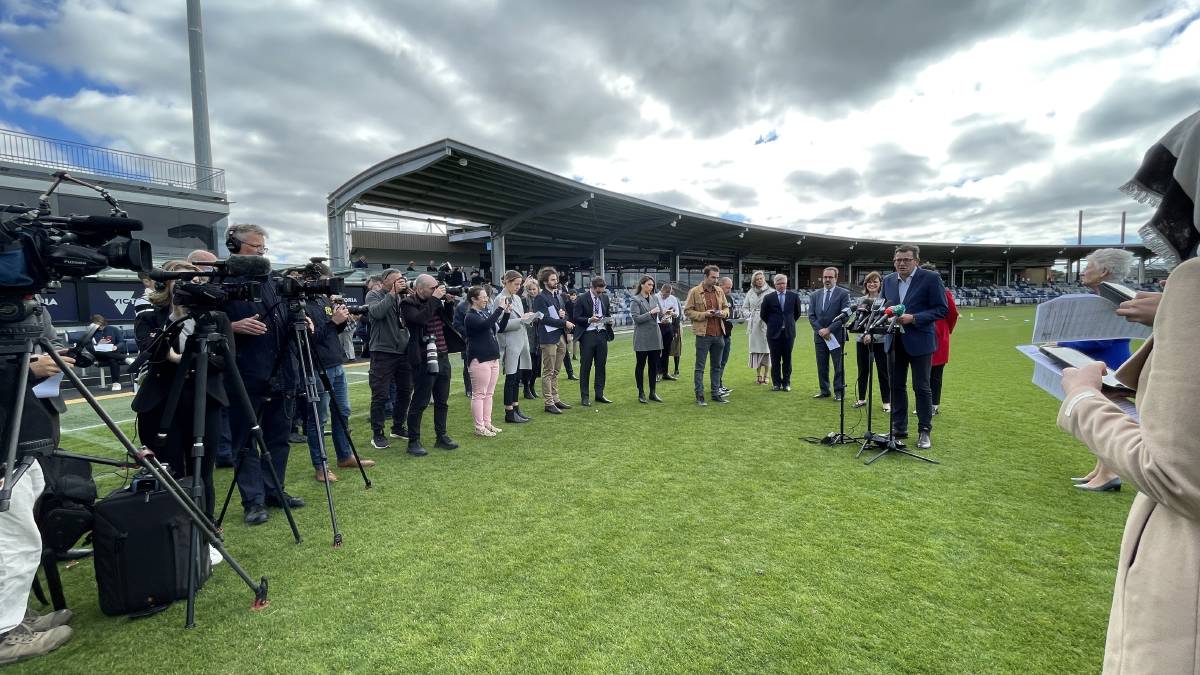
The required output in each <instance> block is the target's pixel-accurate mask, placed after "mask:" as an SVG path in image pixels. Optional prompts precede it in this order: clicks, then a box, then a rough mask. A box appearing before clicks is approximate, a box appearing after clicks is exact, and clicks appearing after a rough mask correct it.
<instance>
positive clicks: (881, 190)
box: [863, 144, 937, 195]
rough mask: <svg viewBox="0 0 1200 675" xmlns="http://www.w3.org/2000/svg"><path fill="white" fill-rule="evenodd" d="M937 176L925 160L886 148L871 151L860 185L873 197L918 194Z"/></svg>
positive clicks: (895, 146)
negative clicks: (863, 185)
mask: <svg viewBox="0 0 1200 675" xmlns="http://www.w3.org/2000/svg"><path fill="white" fill-rule="evenodd" d="M936 175H937V172H936V171H934V170H933V167H931V166H929V159H928V158H926V157H922V156H920V155H914V154H912V153H910V152H907V151H905V150H903V149H902V148H900V147H899V146H897V145H894V144H888V145H883V146H879V147H876V148H874V150H873V151H872V155H871V163H870V165H869V166H868V167H867V170H866V171H865V172H864V173H863V182H864V183H865V184H866V186H867V191H868V192H870V193H871V194H873V195H891V194H898V193H902V192H912V191H916V190H919V189H921V188H922V187H925V185H926V183H927V182H928V179H930V178H933V177H934V176H936Z"/></svg>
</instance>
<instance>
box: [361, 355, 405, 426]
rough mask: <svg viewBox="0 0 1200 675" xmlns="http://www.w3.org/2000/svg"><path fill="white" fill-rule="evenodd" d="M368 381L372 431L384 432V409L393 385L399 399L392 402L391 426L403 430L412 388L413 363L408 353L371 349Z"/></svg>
mask: <svg viewBox="0 0 1200 675" xmlns="http://www.w3.org/2000/svg"><path fill="white" fill-rule="evenodd" d="M367 382H368V384H369V385H370V387H371V431H372V432H373V433H374V434H375V435H377V436H381V435H383V423H384V417H385V414H384V408H385V407H386V406H387V402H388V397H389V395H390V393H391V391H392V386H393V385H394V386H395V387H396V399H395V400H394V401H393V402H392V429H393V430H395V431H399V430H401V429H403V428H404V423H405V419H406V418H407V417H408V405H409V400H410V399H411V398H412V390H413V373H412V366H411V365H409V362H408V356H407V355H406V354H393V353H391V352H371V372H370V375H369V377H368V379H367Z"/></svg>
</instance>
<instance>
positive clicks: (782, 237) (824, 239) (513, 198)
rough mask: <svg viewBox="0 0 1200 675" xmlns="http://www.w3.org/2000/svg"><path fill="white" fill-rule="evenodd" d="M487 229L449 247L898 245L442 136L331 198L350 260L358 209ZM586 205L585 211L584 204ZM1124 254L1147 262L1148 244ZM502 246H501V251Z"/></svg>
mask: <svg viewBox="0 0 1200 675" xmlns="http://www.w3.org/2000/svg"><path fill="white" fill-rule="evenodd" d="M356 204H357V205H360V206H376V207H385V208H391V209H398V210H401V211H410V212H418V213H422V214H427V215H430V216H437V217H441V218H449V219H459V220H467V221H471V222H473V223H483V224H485V226H484V227H472V226H464V227H463V229H462V230H461V231H458V232H451V234H450V239H451V241H469V240H473V239H480V240H486V239H492V238H494V237H504V240H503V241H505V242H507V245H508V246H512V245H514V244H517V243H525V244H529V245H539V246H545V247H550V248H554V247H562V248H564V249H570V250H574V251H578V250H579V249H581V248H584V249H601V248H604V249H607V250H608V251H610V252H611V253H610V254H609V255H610V256H613V255H617V254H618V253H619V252H620V251H623V250H627V251H641V252H651V253H666V254H673V255H682V256H687V257H701V258H724V259H737V258H739V257H740V258H755V259H763V260H778V261H781V262H789V263H802V264H830V263H832V264H840V263H851V262H853V263H858V262H870V261H890V260H891V257H892V249H893V248H894V247H895V245H896V244H898V243H900V242H898V241H888V240H880V239H869V240H868V239H851V238H847V237H838V236H832V235H824V234H812V233H806V232H801V231H797V230H789V229H783V228H776V227H765V226H762V225H755V224H753V223H742V222H738V221H733V220H726V219H723V218H717V217H714V216H709V215H705V214H701V213H694V212H691V211H687V210H684V209H678V208H675V207H671V206H666V205H663V204H655V203H653V202H648V201H646V200H643V199H638V198H637V197H631V196H629V195H623V194H620V193H617V192H612V191H609V190H604V189H601V188H597V187H593V186H590V185H586V184H584V183H581V182H578V181H574V180H571V179H569V178H565V177H563V176H558V175H556V174H553V173H550V172H548V171H544V170H542V169H538V168H536V167H532V166H529V165H526V164H522V163H520V162H517V161H515V160H512V159H508V158H506V157H502V156H500V155H496V154H494V153H491V152H488V151H486V150H481V149H479V148H475V147H472V146H470V145H466V144H465V143H460V142H458V141H455V140H453V139H449V138H447V139H443V140H440V141H436V142H434V143H430V144H429V145H425V146H422V147H419V148H416V149H413V150H410V151H408V152H405V153H403V154H400V155H396V156H395V157H391V158H389V159H386V160H384V161H382V162H379V163H378V164H376V165H374V166H372V167H370V168H369V169H367V170H365V171H363V172H361V173H359V174H358V175H357V176H355V177H353V178H351V179H350V180H348V181H346V183H344V184H343V185H341V186H340V187H338V188H337V189H336V190H334V191H333V192H332V193H330V195H329V197H328V215H329V234H330V257H331V258H332V259H333V260H334V261H340V262H341V263H342V264H348V253H349V251H348V246H347V237H346V230H345V227H344V222H343V216H344V214H345V212H346V211H347V210H348V209H350V208H351V207H353V206H355V205H356ZM581 206H583V208H581ZM910 243H917V244H919V245H920V246H921V257H922V258H923V259H925V260H933V261H946V262H949V261H951V260H953V261H957V262H958V263H959V264H960V265H961V264H964V263H968V264H969V263H992V264H996V263H999V264H1004V263H1006V262H1007V263H1012V264H1014V265H1018V266H1021V265H1024V266H1035V265H1050V264H1053V263H1054V261H1055V260H1059V259H1063V258H1066V259H1069V260H1070V259H1078V258H1082V257H1085V256H1086V255H1087V254H1088V253H1090V252H1091V251H1094V250H1095V249H1097V248H1101V247H1103V246H1111V244H1100V245H1082V246H1076V245H1061V244H1060V245H1054V244H1044V245H1043V244H1013V245H1005V244H970V243H944V242H910ZM1123 247H1124V248H1126V249H1128V250H1130V251H1132V252H1133V253H1134V254H1135V255H1138V256H1140V257H1143V258H1147V257H1150V256H1151V255H1152V253H1151V252H1150V251H1149V250H1148V249H1147V248H1146V247H1145V246H1143V245H1141V244H1124V245H1123ZM500 248H501V250H503V247H500Z"/></svg>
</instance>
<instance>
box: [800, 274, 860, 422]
mask: <svg viewBox="0 0 1200 675" xmlns="http://www.w3.org/2000/svg"><path fill="white" fill-rule="evenodd" d="M837 278H838V270H837V268H836V267H826V268H825V269H824V270H821V286H822V288H821V290H819V291H817V292H816V293H810V294H809V296H808V323H810V324H811V325H812V329H813V344H814V345H816V348H817V384H818V385H820V387H821V390H820V391H819V392H817V393H816V394H815V395H814V396H813V398H828V397H829V361H830V359H832V360H833V393H834V396H835V400H838V401H840V400H842V396H843V395H845V393H846V373H845V366H846V360H845V359H844V358H842V355H843V354H844V353H845V352H844V351H843V350H844V348H845V345H846V328H845V326H843V324H842V322H841V321H838V320H836V319H837V318H838V316H839V315H841V316H842V318H843V319H844V318H845V315H843V314H842V310H844V309H846V308H847V307H849V306H850V291H847V290H846V289H844V288H842V287H841V286H838V285H837ZM829 337H833V338H834V339H835V340H837V342H838V345H839V346H838V348H837V349H833V350H831V349H829V345H828V344H826V342H825V340H826V339H827V338H829Z"/></svg>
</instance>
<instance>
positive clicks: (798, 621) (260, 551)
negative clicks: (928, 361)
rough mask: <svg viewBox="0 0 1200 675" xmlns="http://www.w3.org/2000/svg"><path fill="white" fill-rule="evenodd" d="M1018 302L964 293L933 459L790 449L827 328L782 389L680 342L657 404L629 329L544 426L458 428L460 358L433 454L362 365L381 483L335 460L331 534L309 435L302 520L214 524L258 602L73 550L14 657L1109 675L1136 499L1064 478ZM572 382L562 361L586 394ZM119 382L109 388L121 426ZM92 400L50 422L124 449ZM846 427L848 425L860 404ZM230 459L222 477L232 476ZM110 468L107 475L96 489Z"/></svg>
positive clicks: (298, 489) (735, 359) (300, 472)
mask: <svg viewBox="0 0 1200 675" xmlns="http://www.w3.org/2000/svg"><path fill="white" fill-rule="evenodd" d="M1031 318H1032V310H1031V308H1020V309H1018V308H1006V309H1003V310H969V309H968V310H964V311H963V317H962V320H961V321H960V322H959V324H958V330H957V331H956V332H955V334H954V342H953V349H952V352H951V362H950V365H949V366H947V370H946V384H945V391H944V395H943V406H942V409H943V412H942V414H941V415H940V416H938V417H937V418H935V430H934V448H933V450H932V451H931V452H930V453H929V454H930V455H931V456H933V457H935V458H937V459H939V460H940V461H941V462H942V463H941V464H940V465H937V466H932V465H928V464H924V463H921V462H917V461H915V460H912V459H908V458H904V457H899V456H893V457H885V458H883V459H882V460H881V461H879V462H876V463H875V464H874V465H872V466H864V465H863V463H862V461H861V460H855V459H853V455H854V453H855V451H856V449H857V448H856V446H848V445H847V446H840V447H836V448H830V447H826V446H820V445H811V444H809V443H806V442H804V441H802V440H801V437H804V436H823V435H824V434H825V433H827V432H829V431H833V430H835V429H836V426H837V407H836V405H835V404H833V403H832V402H830V400H828V399H825V400H820V401H814V400H812V399H811V398H810V395H811V394H812V393H813V392H814V391H815V379H816V378H815V375H814V372H815V364H814V360H813V357H812V346H811V344H810V343H809V342H808V341H807V340H805V339H803V338H802V339H800V340H798V342H797V345H796V357H795V363H796V368H797V371H796V373H795V375H794V378H793V379H794V384H795V386H794V391H792V392H791V393H773V392H771V391H768V389H769V387H759V386H756V385H755V384H754V373H753V372H752V371H751V370H749V369H748V368H746V367H745V362H746V339H745V332H744V330H743V329H741V328H739V330H738V332H737V334H736V339H735V343H734V344H735V351H734V354H733V356H732V358H731V359H730V368H729V372H728V374H727V375H726V384H727V385H729V386H732V387H734V389H735V391H734V393H733V395H732V400H733V403H732V404H731V405H727V406H716V405H710V406H709V407H707V408H697V407H696V406H695V405H694V404H693V398H692V391H691V384H690V375H691V368H692V365H693V359H692V356H691V352H690V349H689V348H690V339H689V341H688V343H687V344H685V349H684V354H685V356H684V358H683V361H682V370H683V375H684V377H683V378H682V379H681V381H680V382H668V383H663V384H662V385H660V393H661V395H662V396H663V398H665V399H666V404H665V405H655V406H643V405H639V404H638V402H637V400H636V390H635V387H634V385H633V374H632V371H633V355H632V352H631V351H630V342H629V338H628V337H624V338H621V339H618V341H616V342H614V343H613V344H612V346H611V356H610V357H609V386H608V392H607V394H608V396H609V397H610V398H612V399H614V400H615V401H616V403H615V404H614V405H611V406H604V407H596V408H591V409H585V408H580V407H578V406H577V407H576V408H575V409H573V410H570V411H568V412H567V414H565V415H562V416H559V417H555V418H551V417H550V416H548V415H545V414H543V413H541V411H540V408H538V407H537V406H529V410H530V411H531V412H530V414H531V416H533V417H535V418H536V419H535V421H534V422H533V423H531V424H527V425H523V426H520V427H518V426H509V425H504V424H503V422H500V426H502V427H504V428H505V432H504V433H503V434H501V436H500V437H498V438H495V439H481V438H477V437H474V436H473V435H472V434H471V433H470V430H471V423H470V415H469V409H468V405H467V401H466V399H465V397H463V396H462V390H461V375H460V373H458V372H457V363H458V362H457V361H456V362H455V363H456V372H455V374H454V382H455V396H454V397H453V398H452V401H451V406H452V409H451V435H452V436H454V437H455V438H456V439H457V440H459V441H460V442H461V443H462V447H461V448H460V449H459V450H456V451H453V452H445V451H441V450H433V449H432V448H431V451H430V456H428V457H425V458H420V459H416V458H412V457H409V456H407V455H405V454H404V452H403V449H402V448H398V447H395V446H394V447H393V449H390V450H384V451H376V450H372V449H370V444H369V428H368V426H367V424H366V418H365V412H366V409H367V398H368V391H367V388H366V384H365V376H363V375H356V376H353V380H352V381H353V382H354V384H352V386H351V391H352V405H353V408H354V410H355V413H354V418H353V426H354V429H355V431H356V435H355V438H356V441H357V443H358V447H359V449H360V451H361V452H362V454H363V455H364V456H368V457H371V458H374V459H376V460H378V461H379V465H378V466H377V467H376V468H375V469H374V470H372V472H371V473H372V478H373V480H374V481H375V488H374V489H373V490H370V491H366V490H364V489H363V486H362V482H361V480H359V479H358V478H357V477H356V475H355V474H353V473H351V472H349V471H345V470H341V471H339V472H338V474H339V477H340V478H341V481H340V482H338V483H337V484H336V485H335V496H336V499H337V506H338V515H339V520H340V523H341V525H342V529H343V532H344V534H345V537H346V541H345V546H344V547H343V548H341V549H333V548H331V546H330V542H331V536H330V529H329V521H328V513H327V511H326V510H325V508H324V492H323V489H322V488H321V485H320V484H319V483H317V482H315V481H314V480H313V479H312V469H311V465H310V463H309V461H308V450H307V447H305V446H302V445H297V446H293V447H292V457H291V459H292V461H291V463H290V468H289V476H288V484H289V490H290V491H291V492H292V493H294V494H297V495H300V496H302V497H304V498H305V499H306V500H307V501H308V506H307V507H306V508H304V509H301V510H299V511H298V512H297V518H298V521H299V526H300V528H301V532H302V534H303V535H304V542H303V543H302V544H300V545H295V544H294V543H292V539H291V537H290V534H289V532H288V530H287V525H286V521H285V520H284V518H283V517H282V513H279V512H273V514H272V518H271V520H270V522H269V523H267V524H266V525H263V526H260V527H257V528H254V529H251V528H248V527H246V526H244V525H243V524H242V523H241V520H240V515H241V512H240V509H238V508H235V509H234V511H233V513H234V517H233V518H232V519H231V520H230V522H229V523H227V532H226V540H227V543H228V546H229V549H230V550H231V551H232V552H233V554H234V555H235V556H237V558H238V559H239V560H240V561H241V562H242V564H243V565H244V566H245V567H246V568H247V569H248V570H249V572H250V573H251V574H252V575H253V576H256V577H257V576H258V575H267V576H269V577H270V580H271V599H272V603H271V605H270V607H269V608H267V609H266V610H263V611H260V612H252V611H250V609H249V608H250V603H251V600H252V595H251V594H250V592H249V591H248V589H247V588H246V587H245V585H244V584H243V583H242V582H241V581H240V580H239V579H238V578H237V577H236V576H235V575H234V574H232V572H231V571H230V570H229V568H228V567H227V566H225V565H221V566H218V567H216V568H215V571H214V576H213V578H212V579H211V581H210V582H209V584H208V585H207V586H206V588H205V589H204V590H203V592H202V593H201V594H200V596H199V601H198V625H197V627H196V628H195V629H192V630H187V631H185V630H184V629H183V628H182V623H183V614H184V611H183V610H184V607H183V603H177V604H176V605H175V606H173V607H171V608H170V609H169V610H168V611H165V612H163V613H160V614H158V615H156V616H154V617H151V618H148V619H144V620H138V621H131V620H128V619H124V618H109V617H105V616H104V615H102V614H101V613H100V611H99V609H98V607H97V603H96V590H95V580H94V576H93V571H92V566H91V564H90V562H83V563H81V564H79V565H77V566H75V567H72V568H71V569H67V570H64V572H63V577H64V583H65V585H66V592H67V597H68V600H69V602H70V603H71V605H72V607H73V608H74V610H75V612H76V618H75V620H74V621H73V625H74V626H75V629H76V636H75V639H74V640H73V641H72V642H71V643H70V644H68V645H67V646H65V647H64V648H62V649H61V650H59V651H58V652H56V653H54V654H52V655H50V656H48V657H45V658H42V659H40V660H36V661H33V662H28V663H26V664H22V665H21V666H17V667H15V670H17V671H22V670H24V671H27V672H45V673H66V672H84V671H92V672H118V671H128V670H130V669H133V670H135V671H149V670H155V671H174V672H205V673H244V672H251V671H269V672H288V673H301V672H327V671H355V672H397V671H408V672H427V671H437V672H480V671H483V672H492V671H510V672H511V671H520V672H554V673H557V672H577V671H590V672H597V671H603V672H607V671H633V672H648V671H652V672H675V671H721V672H747V671H753V672H761V671H774V672H855V673H861V672H912V673H916V672H921V673H928V672H945V673H966V672H970V673H981V672H1020V673H1029V672H1055V673H1061V672H1095V671H1097V670H1098V669H1099V668H1100V665H1101V656H1102V652H1103V646H1104V633H1105V626H1106V624H1107V617H1108V611H1109V605H1110V601H1111V597H1112V586H1113V577H1114V572H1115V567H1116V556H1117V550H1118V544H1119V541H1120V535H1121V529H1122V526H1123V523H1124V518H1125V514H1126V511H1127V510H1128V507H1129V502H1130V500H1131V498H1132V496H1133V493H1132V491H1130V490H1128V489H1127V490H1126V491H1125V492H1122V493H1119V494H1114V493H1107V494H1089V493H1081V492H1080V491H1078V490H1075V489H1073V488H1072V487H1071V484H1070V483H1069V481H1068V480H1067V479H1068V477H1069V476H1075V475H1082V474H1083V473H1085V472H1086V471H1087V470H1088V469H1089V468H1090V467H1091V464H1092V460H1091V455H1090V454H1088V453H1087V451H1086V450H1085V449H1084V448H1083V447H1082V446H1081V445H1080V444H1078V443H1077V442H1075V441H1074V440H1072V439H1070V438H1069V437H1067V436H1065V435H1064V434H1062V433H1061V432H1059V431H1058V430H1057V429H1056V428H1055V426H1054V418H1055V414H1056V411H1057V403H1056V402H1055V401H1054V400H1053V399H1052V398H1051V397H1049V396H1048V395H1046V394H1044V393H1043V392H1041V391H1040V390H1039V389H1037V388H1035V387H1034V386H1033V385H1032V384H1030V382H1029V380H1030V375H1031V372H1032V366H1031V364H1030V363H1029V362H1028V361H1027V359H1026V358H1025V357H1023V356H1021V355H1020V354H1019V353H1018V352H1017V351H1016V350H1015V349H1013V346H1014V345H1017V344H1021V343H1023V342H1025V341H1027V340H1028V337H1029V334H1030V330H1031V325H1032V324H1030V323H1027V322H1026V319H1031ZM852 356H853V355H852V353H851V358H849V359H847V373H848V378H847V379H848V380H849V381H853V380H852V378H853V373H854V364H853V358H852ZM356 372H359V373H365V369H357V371H356ZM575 384H576V383H574V382H565V381H564V383H563V387H562V390H563V391H564V392H565V393H568V394H570V395H569V396H566V397H564V398H565V400H567V402H569V403H576V402H577V396H576V395H575V393H574V392H575V391H576V388H575V386H574V385H575ZM128 400H129V399H128V398H116V399H108V400H106V401H105V405H106V406H107V407H108V408H109V409H110V410H113V411H114V414H115V415H117V418H118V419H120V420H128V419H130V418H131V417H132V414H130V413H129V411H128ZM83 408H84V406H80V405H73V406H71V411H70V413H69V414H68V415H67V416H66V418H65V419H64V420H63V428H64V429H65V430H68V431H67V433H64V435H63V446H64V447H65V448H66V449H68V450H71V451H75V452H83V453H95V454H105V455H113V454H116V453H117V451H118V446H117V445H116V443H115V441H113V440H112V439H111V438H108V437H106V435H105V434H104V433H102V432H104V430H103V429H99V428H95V427H92V428H88V427H89V426H91V425H95V424H96V422H97V421H96V420H95V418H94V417H92V416H91V414H90V412H89V411H87V410H85V409H83ZM497 408H498V409H499V408H500V406H499V404H498V403H497ZM876 409H877V410H878V407H877V408H876ZM500 418H501V417H500V415H497V419H498V420H499V419H500ZM876 419H877V420H879V421H880V422H882V421H883V417H882V416H881V415H880V416H877V417H876ZM847 420H848V426H849V427H850V429H851V431H852V432H858V433H861V431H862V429H863V426H864V425H863V415H862V412H861V411H858V410H851V409H850V408H849V407H847ZM426 424H427V425H430V426H431V424H432V422H431V420H429V419H428V417H427V421H426ZM125 426H126V427H127V428H128V427H130V426H131V425H130V424H126V425H125ZM880 426H882V424H881V425H880ZM912 428H913V429H914V430H915V423H914V424H913V425H912ZM230 476H231V471H230V470H219V472H218V474H217V484H218V492H220V493H221V494H222V495H223V493H224V489H225V487H226V486H227V484H228V482H229V480H230ZM118 483H119V479H118V478H117V477H116V476H112V475H108V476H107V477H104V478H102V479H101V492H102V493H105V492H107V490H108V489H111V488H114V487H116V486H117V484H118Z"/></svg>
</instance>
